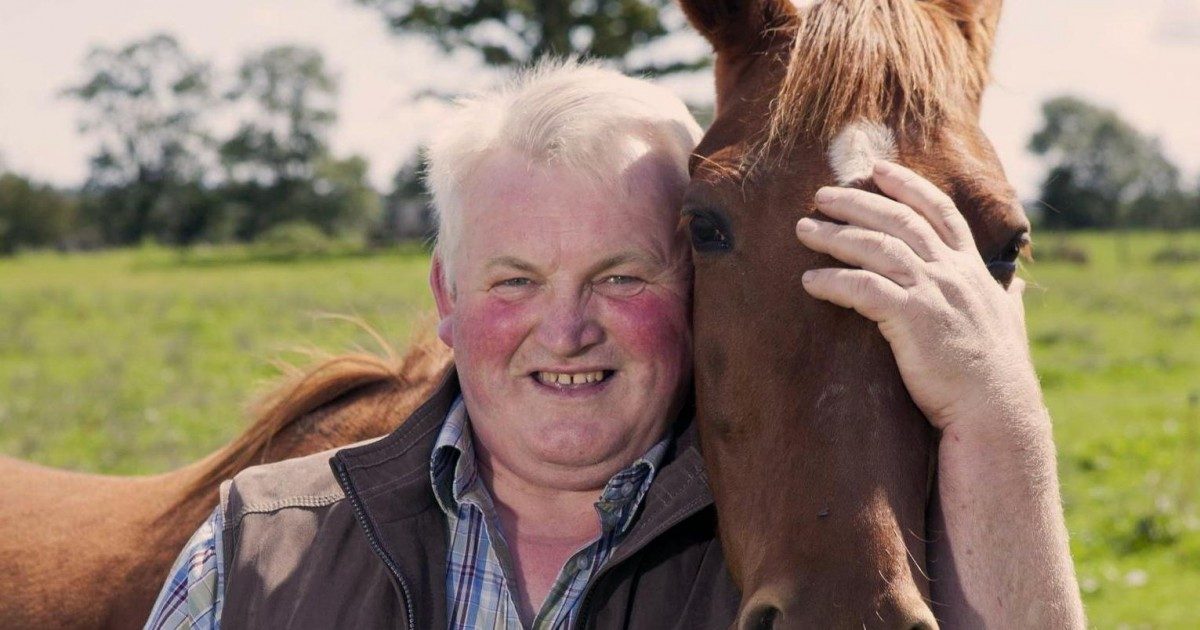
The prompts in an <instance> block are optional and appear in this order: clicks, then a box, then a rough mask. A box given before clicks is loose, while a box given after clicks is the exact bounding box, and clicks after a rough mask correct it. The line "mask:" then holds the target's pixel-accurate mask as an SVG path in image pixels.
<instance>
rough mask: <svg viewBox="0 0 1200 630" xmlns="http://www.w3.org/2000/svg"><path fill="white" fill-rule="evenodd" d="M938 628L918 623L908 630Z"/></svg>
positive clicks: (921, 622)
mask: <svg viewBox="0 0 1200 630" xmlns="http://www.w3.org/2000/svg"><path fill="white" fill-rule="evenodd" d="M935 627H936V626H931V625H929V624H928V623H926V622H924V621H918V622H916V623H914V624H912V625H911V626H909V627H908V630H934V628H935Z"/></svg>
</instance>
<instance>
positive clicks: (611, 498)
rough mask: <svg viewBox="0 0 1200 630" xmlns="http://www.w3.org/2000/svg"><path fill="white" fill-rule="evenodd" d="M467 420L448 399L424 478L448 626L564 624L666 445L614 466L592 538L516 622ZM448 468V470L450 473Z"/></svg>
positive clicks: (502, 547)
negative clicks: (441, 524) (438, 513)
mask: <svg viewBox="0 0 1200 630" xmlns="http://www.w3.org/2000/svg"><path fill="white" fill-rule="evenodd" d="M471 440H472V438H471V430H470V422H469V421H468V419H467V413H466V407H465V406H464V405H463V402H462V398H461V397H460V398H459V399H458V400H457V401H455V403H454V406H453V407H452V408H451V410H450V413H449V415H448V416H447V417H446V422H445V424H444V425H443V426H442V431H441V433H440V434H439V435H438V439H437V443H436V444H435V445H434V448H433V460H432V464H431V468H430V475H431V479H432V481H433V487H434V493H435V495H436V496H437V500H438V503H439V504H440V505H441V506H442V510H443V511H444V512H445V513H446V518H447V525H448V527H449V549H450V551H449V557H448V558H447V559H446V560H447V562H446V565H447V566H446V600H447V601H446V606H447V612H448V616H447V618H448V619H449V627H450V628H454V629H460V628H493V629H501V628H503V629H505V630H508V629H513V628H525V627H528V628H534V629H536V630H556V629H562V628H569V627H571V624H572V623H573V622H574V620H575V616H576V614H577V613H578V611H579V604H580V598H581V596H582V595H583V590H584V588H585V587H586V586H587V583H588V580H589V579H591V577H592V575H594V574H595V573H596V572H597V571H599V570H600V568H601V567H602V566H603V565H604V562H605V560H607V559H608V557H609V555H611V554H612V551H613V549H614V548H615V547H616V545H617V543H618V542H620V540H621V538H622V537H623V536H624V534H625V533H626V532H627V531H628V529H629V526H630V524H631V523H632V522H633V517H634V515H635V514H636V513H637V508H638V506H639V505H640V504H641V502H642V499H643V498H644V497H645V495H646V492H647V491H648V490H649V489H650V483H651V482H652V481H653V479H654V473H655V471H656V469H657V467H658V465H659V463H660V462H661V461H662V457H663V452H664V451H666V448H667V440H666V439H664V440H662V441H661V442H659V443H658V444H655V445H654V446H653V447H651V449H650V450H649V451H647V453H646V454H645V455H643V456H642V457H641V458H639V459H638V460H637V461H635V462H634V463H633V464H631V465H630V466H629V467H628V468H625V469H624V470H621V471H620V472H618V473H617V474H616V475H614V476H613V477H612V479H610V480H609V481H608V483H607V484H606V485H605V487H604V490H603V491H602V492H601V494H600V500H599V501H597V502H596V514H597V515H598V517H599V518H600V529H601V532H600V537H599V538H598V539H596V540H595V541H593V542H592V543H590V544H589V545H587V546H585V547H584V548H582V549H580V550H579V551H577V552H575V553H574V554H573V555H572V556H571V557H570V558H569V559H568V560H567V562H566V564H564V565H563V567H562V569H560V570H559V573H558V577H557V578H555V581H554V584H553V585H552V586H551V587H550V592H549V593H548V594H547V595H546V600H545V602H543V603H542V607H541V610H539V611H537V613H536V616H535V617H534V618H533V619H525V620H522V619H521V618H520V615H519V612H518V607H517V605H516V600H515V595H516V594H515V593H513V592H512V589H511V588H510V584H511V581H510V578H511V575H510V571H511V570H510V569H509V567H511V566H512V563H511V562H510V561H508V558H510V557H511V555H510V553H509V550H508V545H507V544H506V543H505V541H504V536H503V534H502V532H501V531H500V529H499V519H498V518H497V516H496V507H495V504H494V503H493V502H492V498H491V496H490V495H489V494H488V492H487V489H486V488H485V487H484V485H483V483H482V481H481V480H480V478H479V474H478V471H477V470H476V465H475V464H476V462H475V448H474V446H473V445H472V441H471ZM451 473H453V474H451Z"/></svg>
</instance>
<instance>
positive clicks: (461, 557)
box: [145, 397, 669, 630]
mask: <svg viewBox="0 0 1200 630" xmlns="http://www.w3.org/2000/svg"><path fill="white" fill-rule="evenodd" d="M471 439H472V438H471V431H470V421H469V419H468V417H467V413H466V407H465V406H464V405H463V403H462V398H461V397H460V398H459V399H458V400H457V401H455V403H454V406H453V407H452V408H451V411H450V413H449V414H448V415H447V418H446V422H445V423H444V424H443V425H442V430H441V432H440V433H439V434H438V439H437V442H436V445H435V446H434V449H433V456H432V458H431V461H430V477H431V480H432V481H433V487H434V493H435V495H436V496H437V499H438V503H439V504H440V505H441V507H442V510H443V511H445V513H446V518H447V527H448V530H449V548H448V552H447V558H446V565H447V567H446V606H447V611H448V612H449V621H450V623H449V626H450V627H451V628H455V629H466V628H493V629H505V630H507V629H511V628H524V627H526V626H525V625H524V624H523V622H522V620H521V618H520V615H519V614H518V609H517V606H516V603H515V599H514V597H513V593H512V591H511V590H510V588H509V584H510V579H509V576H508V570H507V568H506V565H507V566H511V562H509V561H508V560H507V559H508V558H510V557H511V556H510V555H509V551H508V547H507V545H506V544H505V542H504V537H503V535H502V533H501V532H500V530H499V520H498V519H497V517H496V508H495V505H494V504H493V503H492V499H491V496H490V495H489V494H488V493H487V490H486V488H484V486H483V483H482V482H481V481H480V479H479V476H478V474H477V471H476V468H475V449H474V446H473V445H472V442H471ZM668 439H669V438H664V439H663V440H662V441H660V442H659V443H657V444H655V445H654V446H653V447H651V448H650V450H649V451H647V452H646V454H645V455H643V456H642V457H641V458H639V459H638V460H637V461H635V462H634V463H633V464H631V465H630V466H629V467H628V468H625V469H624V470H621V471H620V472H618V473H617V474H616V475H614V476H613V477H612V479H610V480H609V482H608V483H607V484H606V485H605V487H604V490H603V491H602V492H601V495H600V499H599V500H598V501H597V502H596V513H597V515H598V516H599V518H600V525H601V534H600V537H599V538H598V539H597V540H595V541H593V542H592V543H591V544H589V545H587V546H586V547H584V548H583V549H580V550H579V551H578V552H576V553H575V554H574V555H572V556H571V558H570V559H569V560H567V562H566V564H565V565H564V566H563V568H562V569H561V570H560V571H559V574H558V577H557V578H556V579H555V582H554V585H553V586H552V587H551V589H550V593H549V594H548V595H547V596H546V601H545V602H544V603H543V604H542V608H541V610H540V611H538V612H537V614H536V616H535V618H534V619H532V620H527V621H528V622H529V623H530V625H529V626H528V627H530V628H534V629H536V630H558V629H562V628H569V627H570V625H571V623H572V622H573V621H574V618H575V616H576V614H577V613H578V610H579V604H580V597H581V596H582V594H583V589H584V588H585V587H586V585H587V583H588V580H590V579H591V577H592V576H593V575H594V574H595V573H596V572H598V571H599V570H600V568H601V567H602V566H603V565H604V562H605V561H606V560H607V559H608V557H609V556H610V555H611V554H612V551H613V549H615V548H616V546H617V544H618V543H619V542H620V540H621V539H622V538H623V536H624V535H625V533H626V532H627V531H628V530H629V527H630V525H631V524H632V522H633V520H634V516H635V515H636V513H637V511H638V507H639V506H640V505H641V503H642V500H643V498H644V497H645V495H646V492H647V491H648V490H649V489H650V484H651V482H652V481H653V480H654V475H655V473H656V471H657V468H658V465H659V464H660V463H661V461H662V457H663V454H664V452H665V451H666V449H667V445H668ZM222 523H223V516H222V514H221V509H220V507H218V508H217V509H216V510H214V511H213V514H212V516H210V517H209V519H208V520H207V521H205V522H204V523H203V524H202V525H201V526H200V528H199V529H198V530H196V533H195V534H194V535H193V536H192V538H191V540H189V541H188V543H187V545H185V546H184V549H183V551H182V552H181V553H180V554H179V557H178V559H177V560H176V561H175V565H174V567H172V569H171V574H170V578H169V579H168V580H167V582H166V584H165V585H164V586H163V590H162V592H161V593H159V596H158V600H157V601H156V602H155V603H154V608H153V610H152V611H151V613H150V618H149V619H148V620H147V621H146V626H145V628H146V630H162V629H164V628H167V629H171V630H175V629H178V628H188V629H193V630H195V629H202V630H216V629H217V628H219V627H220V624H221V607H222V604H223V603H224V594H225V574H224V566H223V565H222V562H221V528H222ZM502 558H503V559H505V560H503V561H502V560H501V559H502Z"/></svg>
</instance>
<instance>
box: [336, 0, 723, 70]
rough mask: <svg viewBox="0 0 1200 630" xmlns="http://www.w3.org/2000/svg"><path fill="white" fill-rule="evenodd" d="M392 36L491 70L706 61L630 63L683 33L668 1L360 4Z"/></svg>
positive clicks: (379, 0)
mask: <svg viewBox="0 0 1200 630" xmlns="http://www.w3.org/2000/svg"><path fill="white" fill-rule="evenodd" d="M357 1H358V2H359V3H360V4H363V5H366V6H370V7H374V8H375V9H377V10H379V12H380V13H382V14H383V17H384V19H385V20H386V21H387V23H388V25H389V26H390V27H391V29H392V30H393V31H395V32H397V33H402V34H407V33H419V34H422V35H425V36H427V37H429V38H431V39H432V40H433V41H434V42H436V43H437V44H438V45H440V46H441V48H442V49H443V50H445V51H447V52H448V51H451V50H455V49H460V48H466V49H470V50H475V51H477V52H478V53H479V54H480V56H481V58H482V60H483V61H484V62H485V63H487V64H488V65H492V66H511V65H523V64H528V63H530V62H532V61H534V60H536V59H538V58H540V57H542V56H543V55H547V54H552V55H559V56H564V55H581V56H587V57H598V58H603V59H612V60H615V61H617V62H618V63H619V64H621V65H622V66H623V69H624V70H625V71H627V72H634V73H649V74H666V73H670V72H678V71H685V70H695V69H699V68H702V67H705V66H706V65H707V64H708V62H709V55H707V54H704V55H699V56H697V57H694V58H684V59H675V60H667V61H661V60H655V61H647V62H643V63H641V64H639V65H630V64H629V63H627V62H626V60H627V58H629V57H630V56H631V53H634V52H635V51H640V50H644V49H645V48H646V46H647V45H648V44H650V43H651V42H653V41H654V40H657V39H659V38H662V37H663V36H665V35H667V34H668V33H671V32H673V31H678V30H681V29H683V28H684V26H685V24H684V19H683V17H682V14H681V12H680V11H679V10H678V8H677V7H676V6H675V3H674V2H673V1H672V0H646V1H642V0H576V1H574V2H571V1H566V0H463V1H461V2H450V3H447V2H444V1H442V0H357Z"/></svg>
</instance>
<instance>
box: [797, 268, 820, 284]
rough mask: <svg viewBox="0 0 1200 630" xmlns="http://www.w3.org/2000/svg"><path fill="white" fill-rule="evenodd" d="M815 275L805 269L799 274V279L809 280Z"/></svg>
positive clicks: (802, 280) (815, 275)
mask: <svg viewBox="0 0 1200 630" xmlns="http://www.w3.org/2000/svg"><path fill="white" fill-rule="evenodd" d="M815 277H817V274H815V273H813V272H811V271H805V272H804V275H802V276H800V281H801V282H811V281H812V279H813V278H815Z"/></svg>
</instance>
